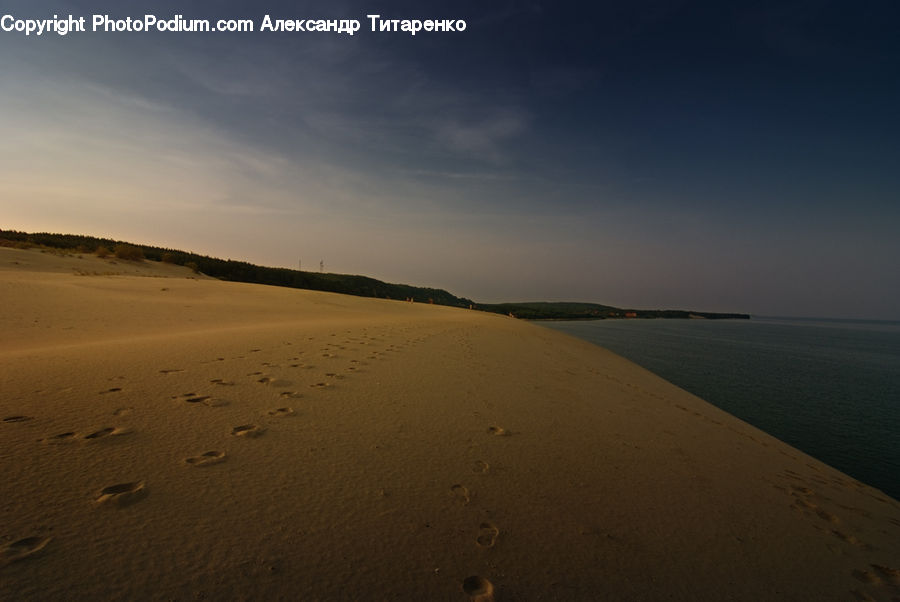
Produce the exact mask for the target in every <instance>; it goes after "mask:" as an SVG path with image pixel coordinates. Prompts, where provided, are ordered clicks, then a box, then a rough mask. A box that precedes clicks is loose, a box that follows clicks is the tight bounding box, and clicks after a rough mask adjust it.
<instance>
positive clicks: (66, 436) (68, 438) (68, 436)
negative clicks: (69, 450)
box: [41, 431, 75, 443]
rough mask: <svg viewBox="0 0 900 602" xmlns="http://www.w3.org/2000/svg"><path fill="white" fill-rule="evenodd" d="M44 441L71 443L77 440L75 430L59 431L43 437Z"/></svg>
mask: <svg viewBox="0 0 900 602" xmlns="http://www.w3.org/2000/svg"><path fill="white" fill-rule="evenodd" d="M41 441H43V442H44V443H71V442H72V441H75V432H74V431H67V432H65V433H59V434H58V435H51V436H50V437H46V438H44V439H41Z"/></svg>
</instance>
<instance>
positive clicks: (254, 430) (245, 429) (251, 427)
mask: <svg viewBox="0 0 900 602" xmlns="http://www.w3.org/2000/svg"><path fill="white" fill-rule="evenodd" d="M264 432H265V429H264V428H262V427H260V426H257V425H255V424H242V425H241V426H236V427H234V428H233V429H231V434H232V435H235V436H237V437H259V436H260V435H262V434H263V433H264Z"/></svg>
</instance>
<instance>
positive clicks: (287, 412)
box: [268, 408, 296, 418]
mask: <svg viewBox="0 0 900 602" xmlns="http://www.w3.org/2000/svg"><path fill="white" fill-rule="evenodd" d="M268 414H269V416H277V417H282V418H283V417H285V416H293V415H294V414H296V412H294V408H275V409H274V410H269V412H268Z"/></svg>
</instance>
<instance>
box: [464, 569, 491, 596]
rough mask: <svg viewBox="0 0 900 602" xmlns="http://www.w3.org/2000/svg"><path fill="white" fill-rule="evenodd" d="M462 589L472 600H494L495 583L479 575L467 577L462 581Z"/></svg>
mask: <svg viewBox="0 0 900 602" xmlns="http://www.w3.org/2000/svg"><path fill="white" fill-rule="evenodd" d="M462 590H463V593H465V594H466V595H467V596H469V600H471V601H472V602H493V600H494V584H493V583H491V582H490V581H488V580H487V579H485V578H484V577H479V576H478V575H473V576H471V577H466V578H465V579H464V580H463V582H462Z"/></svg>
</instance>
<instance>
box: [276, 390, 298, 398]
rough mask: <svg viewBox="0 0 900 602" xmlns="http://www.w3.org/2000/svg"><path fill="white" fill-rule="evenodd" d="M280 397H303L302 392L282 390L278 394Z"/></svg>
mask: <svg viewBox="0 0 900 602" xmlns="http://www.w3.org/2000/svg"><path fill="white" fill-rule="evenodd" d="M278 396H279V397H286V398H288V399H300V398H301V397H303V394H302V393H297V392H296V391H282V392H281V393H279V394H278Z"/></svg>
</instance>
